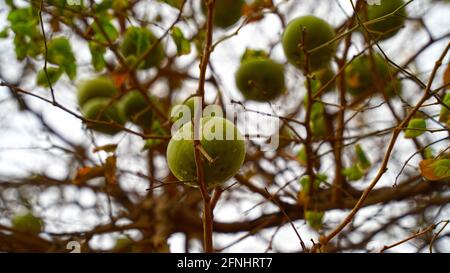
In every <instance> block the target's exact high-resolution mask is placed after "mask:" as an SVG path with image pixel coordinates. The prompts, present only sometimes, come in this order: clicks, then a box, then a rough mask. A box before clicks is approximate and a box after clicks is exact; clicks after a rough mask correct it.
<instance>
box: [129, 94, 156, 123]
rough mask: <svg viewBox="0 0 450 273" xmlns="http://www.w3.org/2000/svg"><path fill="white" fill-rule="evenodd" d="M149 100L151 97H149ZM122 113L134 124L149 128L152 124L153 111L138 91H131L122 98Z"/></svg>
mask: <svg viewBox="0 0 450 273" xmlns="http://www.w3.org/2000/svg"><path fill="white" fill-rule="evenodd" d="M149 99H151V97H150V96H149ZM122 103H123V104H122V106H123V112H124V114H125V116H126V117H127V118H128V119H129V120H130V121H131V122H133V123H134V124H136V125H138V126H141V127H143V128H150V127H151V126H152V123H153V111H152V109H151V106H150V105H149V104H148V103H147V100H146V99H145V98H144V96H143V95H142V94H141V93H140V92H139V91H131V92H129V93H128V94H126V95H125V96H124V97H123V98H122Z"/></svg>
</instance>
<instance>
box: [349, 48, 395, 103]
mask: <svg viewBox="0 0 450 273" xmlns="http://www.w3.org/2000/svg"><path fill="white" fill-rule="evenodd" d="M393 75H394V71H393V69H392V67H391V66H390V65H389V64H388V63H387V61H385V60H384V59H383V57H382V56H381V55H379V54H378V53H376V54H373V61H372V58H371V57H370V56H369V55H361V56H359V57H357V58H356V59H354V60H353V62H352V63H350V64H349V65H348V66H347V67H346V69H345V81H346V87H347V90H348V91H349V93H350V94H351V95H353V96H359V95H362V94H364V93H366V92H372V91H378V92H380V93H383V92H386V95H387V96H388V97H393V96H394V95H395V94H399V93H401V87H402V86H401V82H400V81H399V80H398V79H397V78H394V77H393ZM380 88H382V89H381V90H380Z"/></svg>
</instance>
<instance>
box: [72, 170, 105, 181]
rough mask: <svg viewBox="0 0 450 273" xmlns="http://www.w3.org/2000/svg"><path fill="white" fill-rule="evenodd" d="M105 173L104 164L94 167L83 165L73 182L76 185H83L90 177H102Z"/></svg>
mask: <svg viewBox="0 0 450 273" xmlns="http://www.w3.org/2000/svg"><path fill="white" fill-rule="evenodd" d="M103 174H104V167H102V166H94V167H82V168H80V169H78V171H77V173H76V175H75V178H74V179H73V181H72V182H73V183H74V184H76V185H82V184H83V183H84V182H86V181H87V180H89V179H92V178H97V177H102V176H103Z"/></svg>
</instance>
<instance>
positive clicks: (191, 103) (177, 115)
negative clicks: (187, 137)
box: [171, 96, 200, 122]
mask: <svg viewBox="0 0 450 273" xmlns="http://www.w3.org/2000/svg"><path fill="white" fill-rule="evenodd" d="M196 100H199V97H197V96H194V97H191V98H189V99H188V100H187V101H185V102H184V103H183V104H177V105H175V106H174V107H173V109H172V113H171V114H172V117H171V120H172V122H176V121H177V120H179V119H181V118H184V116H183V115H184V114H187V112H186V110H187V109H186V108H184V107H183V106H187V107H188V109H189V116H188V117H186V118H184V119H185V120H189V121H190V120H192V118H193V117H194V114H195V101H196ZM199 101H200V100H199ZM198 107H200V105H199V106H198Z"/></svg>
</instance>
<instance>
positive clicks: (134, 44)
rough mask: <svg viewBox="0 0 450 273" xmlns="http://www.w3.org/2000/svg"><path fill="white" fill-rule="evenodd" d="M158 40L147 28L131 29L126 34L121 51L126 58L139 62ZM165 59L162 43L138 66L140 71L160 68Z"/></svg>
mask: <svg viewBox="0 0 450 273" xmlns="http://www.w3.org/2000/svg"><path fill="white" fill-rule="evenodd" d="M157 40H158V39H157V38H156V37H155V35H153V33H152V32H151V31H150V30H149V29H147V28H141V27H129V28H128V29H127V31H126V32H125V37H124V40H123V42H122V44H121V47H120V50H121V52H122V54H123V55H124V56H125V57H126V58H129V57H130V58H132V57H131V56H134V58H132V59H134V60H136V61H137V60H139V59H140V58H141V56H142V55H143V54H145V53H146V52H147V50H149V49H150V48H152V47H153V44H154V43H156V42H157ZM163 58H164V49H163V46H162V44H161V42H159V43H158V45H156V46H155V47H154V48H153V49H152V51H151V52H150V53H149V54H148V55H147V57H146V58H145V59H144V60H142V61H141V62H140V64H139V66H138V68H140V69H149V68H151V67H155V66H159V64H160V63H161V61H162V60H163Z"/></svg>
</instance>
